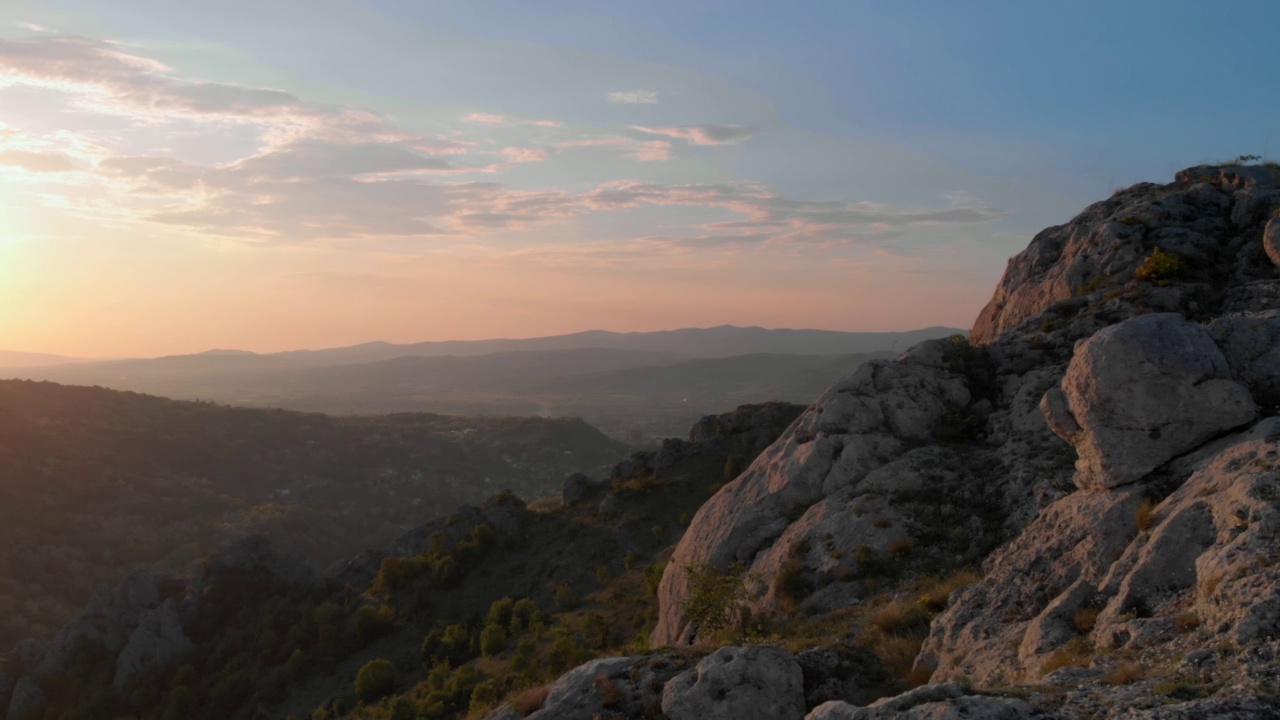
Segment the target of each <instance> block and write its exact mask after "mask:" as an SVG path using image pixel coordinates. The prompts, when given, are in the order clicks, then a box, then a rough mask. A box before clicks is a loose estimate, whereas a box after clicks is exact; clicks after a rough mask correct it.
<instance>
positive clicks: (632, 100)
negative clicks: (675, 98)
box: [609, 90, 658, 105]
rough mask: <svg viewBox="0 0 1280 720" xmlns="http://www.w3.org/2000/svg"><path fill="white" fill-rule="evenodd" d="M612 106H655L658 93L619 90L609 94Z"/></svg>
mask: <svg viewBox="0 0 1280 720" xmlns="http://www.w3.org/2000/svg"><path fill="white" fill-rule="evenodd" d="M609 102H611V103H613V104H614V105H657V104H658V93H656V92H654V91H653V90H619V91H617V92H611V93H609Z"/></svg>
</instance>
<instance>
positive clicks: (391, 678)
mask: <svg viewBox="0 0 1280 720" xmlns="http://www.w3.org/2000/svg"><path fill="white" fill-rule="evenodd" d="M395 689H396V669H395V667H393V666H392V665H391V661H389V660H383V659H381V658H379V659H377V660H370V661H369V662H367V663H365V665H364V667H362V668H360V672H358V673H356V697H359V698H360V700H361V702H366V703H369V702H373V701H374V700H377V699H378V698H381V697H384V696H386V695H389V694H390V693H391V691H392V690H395Z"/></svg>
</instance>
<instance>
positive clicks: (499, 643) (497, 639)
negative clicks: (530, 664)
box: [480, 623, 507, 657]
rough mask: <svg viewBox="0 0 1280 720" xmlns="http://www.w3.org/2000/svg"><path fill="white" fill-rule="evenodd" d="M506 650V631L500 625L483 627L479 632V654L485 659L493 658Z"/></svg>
mask: <svg viewBox="0 0 1280 720" xmlns="http://www.w3.org/2000/svg"><path fill="white" fill-rule="evenodd" d="M506 649H507V630H506V628H505V627H503V626H502V625H494V624H492V623H491V624H489V625H485V627H484V629H483V630H481V631H480V652H481V654H483V655H484V656H485V657H493V656H494V655H497V654H498V653H501V652H502V651H503V650H506Z"/></svg>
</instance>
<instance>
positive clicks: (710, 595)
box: [680, 563, 747, 634]
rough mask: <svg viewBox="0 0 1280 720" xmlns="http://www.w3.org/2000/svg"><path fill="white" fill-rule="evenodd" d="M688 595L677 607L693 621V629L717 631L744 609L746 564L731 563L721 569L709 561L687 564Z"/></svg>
mask: <svg viewBox="0 0 1280 720" xmlns="http://www.w3.org/2000/svg"><path fill="white" fill-rule="evenodd" d="M684 571H685V573H686V574H687V575H688V578H689V595H688V597H686V598H685V599H684V600H682V601H681V602H680V609H681V610H682V611H684V614H685V615H687V616H688V617H689V619H690V620H692V621H693V622H694V623H695V628H696V632H697V633H699V634H701V633H708V634H710V633H716V632H719V631H720V630H723V629H725V628H727V627H729V626H730V625H732V624H733V623H734V622H735V621H736V620H738V619H739V618H741V617H742V613H743V611H744V610H745V609H746V606H747V605H746V598H747V587H746V580H747V575H746V568H744V567H743V565H742V563H734V564H733V565H731V566H729V568H728V569H727V570H723V571H722V570H720V569H719V568H717V567H715V566H714V565H711V564H710V563H693V564H691V565H686V566H685V568H684Z"/></svg>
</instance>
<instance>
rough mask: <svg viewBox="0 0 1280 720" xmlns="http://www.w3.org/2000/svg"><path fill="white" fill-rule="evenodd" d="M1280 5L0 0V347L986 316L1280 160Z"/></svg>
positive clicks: (155, 351) (174, 349)
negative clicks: (1202, 170) (1006, 287)
mask: <svg viewBox="0 0 1280 720" xmlns="http://www.w3.org/2000/svg"><path fill="white" fill-rule="evenodd" d="M1278 26H1280V3H1275V2H1244V1H1239V2H1221V3H1208V2H1168V1H1163V0H1162V1H1158V2H1157V1H1155V0H1151V1H1149V2H1138V1H1136V0H1135V1H1133V2H1119V3H1117V2H1114V1H1113V0H1112V1H1108V2H1083V1H1080V2H1076V1H1072V2H1065V1H1064V2H1027V1H1026V0H1010V1H1008V2H963V3H960V2H950V1H947V2H943V1H937V2H899V1H896V0H895V1H893V2H746V1H743V0H735V1H732V2H730V1H725V2H719V1H716V2H691V1H690V0H680V1H672V2H667V1H660V0H659V1H655V0H646V1H645V2H609V3H606V2H585V1H584V2H556V1H546V2H543V1H536V2H535V1H532V0H518V1H517V0H511V1H509V2H483V1H475V2H470V1H469V2H462V1H460V0H457V1H449V2H443V1H442V2H427V1H425V0H419V1H411V0H366V1H362V2H338V1H336V0H253V1H252V2H249V1H247V0H220V1H219V2H216V3H215V2H201V3H195V2H185V1H182V0H111V1H110V2H105V1H104V0H93V1H90V0H68V1H59V2H43V1H39V0H0V349H6V350H25V351H33V352H50V353H60V354H69V355H79V356H97V357H105V356H139V355H161V354H173V353H184V352H197V351H201V350H205V349H209V348H214V347H220V348H241V349H247V350H255V351H274V350H285V349H295V348H307V347H310V348H318V347H328V346H335V345H345V344H353V343H358V342H365V341H370V340H389V341H394V342H412V341H421V340H444V339H475V338H485V337H530V336H537V335H550V334H559V333H566V332H574V331H579V330H586V329H592V328H600V329H608V330H619V331H631V330H659V329H670V328H677V327H702V326H711V325H719V324H726V323H731V324H736V325H763V326H766V327H814V328H826V329H835V330H907V329H913V328H918V327H924V326H928V325H953V326H968V325H969V324H970V322H971V321H972V319H973V317H974V315H975V314H976V313H977V311H978V310H979V308H980V307H981V306H982V304H983V303H984V302H985V301H986V299H987V298H988V297H989V296H990V293H991V290H992V286H993V284H994V282H995V281H996V280H997V279H998V277H999V275H1000V272H1001V271H1002V270H1003V268H1004V264H1005V261H1006V259H1007V258H1008V257H1009V256H1010V255H1012V254H1014V253H1015V252H1017V251H1019V250H1021V249H1022V248H1023V247H1025V246H1026V244H1027V242H1028V241H1029V240H1030V239H1031V237H1032V235H1034V233H1035V232H1036V231H1038V230H1039V229H1041V228H1043V227H1045V226H1047V225H1051V224H1056V223H1061V222H1064V221H1066V220H1068V219H1069V218H1070V217H1071V216H1072V215H1074V214H1075V213H1076V212H1078V211H1079V210H1080V209H1082V208H1083V207H1084V206H1085V205H1086V204H1088V203H1089V202H1092V201H1094V200H1097V199H1100V198H1102V197H1105V196H1106V195H1107V194H1108V193H1109V192H1111V191H1112V190H1114V189H1117V188H1119V187H1122V186H1124V185H1127V184H1131V183H1134V182H1137V181H1141V180H1152V181H1161V182H1163V181H1167V180H1168V179H1170V178H1171V176H1172V173H1173V172H1174V171H1176V170H1177V169H1179V168H1181V167H1185V166H1188V165H1194V164H1196V163H1199V162H1205V161H1213V160H1222V159H1229V158H1233V157H1235V156H1237V155H1240V154H1246V153H1256V154H1260V155H1267V156H1270V157H1272V158H1275V157H1277V156H1280V96H1277V94H1276V93H1275V92H1274V89H1273V84H1274V83H1273V81H1274V79H1275V76H1276V69H1277V68H1278V67H1280V61H1278V60H1277V49H1276V42H1275V28H1276V27H1278Z"/></svg>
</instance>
